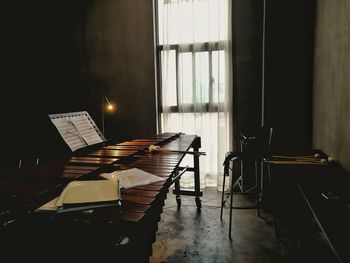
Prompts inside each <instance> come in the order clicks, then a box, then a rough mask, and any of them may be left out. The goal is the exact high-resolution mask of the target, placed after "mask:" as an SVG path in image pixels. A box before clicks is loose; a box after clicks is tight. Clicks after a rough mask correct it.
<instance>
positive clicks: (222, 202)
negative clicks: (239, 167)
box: [220, 167, 228, 221]
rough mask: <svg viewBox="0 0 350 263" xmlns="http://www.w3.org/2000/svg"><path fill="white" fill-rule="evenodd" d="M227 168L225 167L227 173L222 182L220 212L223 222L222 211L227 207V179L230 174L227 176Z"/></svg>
mask: <svg viewBox="0 0 350 263" xmlns="http://www.w3.org/2000/svg"><path fill="white" fill-rule="evenodd" d="M226 170H227V169H226V167H225V171H224V179H223V182H222V192H221V210H220V220H221V221H222V211H223V208H224V205H225V178H226V176H227V175H228V174H226Z"/></svg>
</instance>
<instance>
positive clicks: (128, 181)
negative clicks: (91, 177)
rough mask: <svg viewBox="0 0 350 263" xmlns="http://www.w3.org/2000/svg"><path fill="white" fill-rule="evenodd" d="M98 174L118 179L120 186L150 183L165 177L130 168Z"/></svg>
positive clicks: (128, 186) (126, 186)
mask: <svg viewBox="0 0 350 263" xmlns="http://www.w3.org/2000/svg"><path fill="white" fill-rule="evenodd" d="M100 176H102V177H104V178H106V179H109V180H119V185H120V187H121V188H125V189H128V188H132V187H135V186H140V185H147V184H152V183H155V182H158V181H164V180H165V179H164V178H162V177H159V176H156V175H154V174H151V173H148V172H145V171H143V170H140V169H137V168H132V169H128V170H123V171H115V172H112V173H102V174H100Z"/></svg>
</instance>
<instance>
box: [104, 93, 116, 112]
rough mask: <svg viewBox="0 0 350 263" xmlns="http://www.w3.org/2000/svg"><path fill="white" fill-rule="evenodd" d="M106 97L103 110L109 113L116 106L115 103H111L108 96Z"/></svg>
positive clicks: (113, 110)
mask: <svg viewBox="0 0 350 263" xmlns="http://www.w3.org/2000/svg"><path fill="white" fill-rule="evenodd" d="M105 99H106V102H107V103H106V104H105V111H106V112H109V113H113V112H115V111H116V110H117V106H116V105H115V103H111V102H110V101H109V100H108V98H107V97H106V96H105Z"/></svg>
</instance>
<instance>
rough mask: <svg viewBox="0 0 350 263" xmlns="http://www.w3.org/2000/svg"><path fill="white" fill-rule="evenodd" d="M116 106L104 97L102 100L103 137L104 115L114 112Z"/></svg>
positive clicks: (103, 130)
mask: <svg viewBox="0 0 350 263" xmlns="http://www.w3.org/2000/svg"><path fill="white" fill-rule="evenodd" d="M116 110H117V105H116V104H115V103H111V102H110V101H109V99H108V98H107V97H106V96H103V98H102V110H101V112H102V113H101V114H102V133H103V136H105V113H108V114H112V113H114V112H116Z"/></svg>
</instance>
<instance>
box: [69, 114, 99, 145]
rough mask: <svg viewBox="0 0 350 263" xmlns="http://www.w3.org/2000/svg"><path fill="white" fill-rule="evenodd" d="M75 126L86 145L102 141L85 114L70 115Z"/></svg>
mask: <svg viewBox="0 0 350 263" xmlns="http://www.w3.org/2000/svg"><path fill="white" fill-rule="evenodd" d="M70 120H71V121H72V123H73V124H74V126H75V128H76V129H77V131H78V132H79V134H80V135H81V137H82V138H83V139H84V141H85V142H86V143H87V144H88V145H92V144H96V143H99V142H102V139H101V137H100V136H99V135H98V134H97V132H96V131H95V129H94V127H92V125H91V123H90V122H89V121H88V119H87V118H86V117H85V116H74V117H70Z"/></svg>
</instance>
